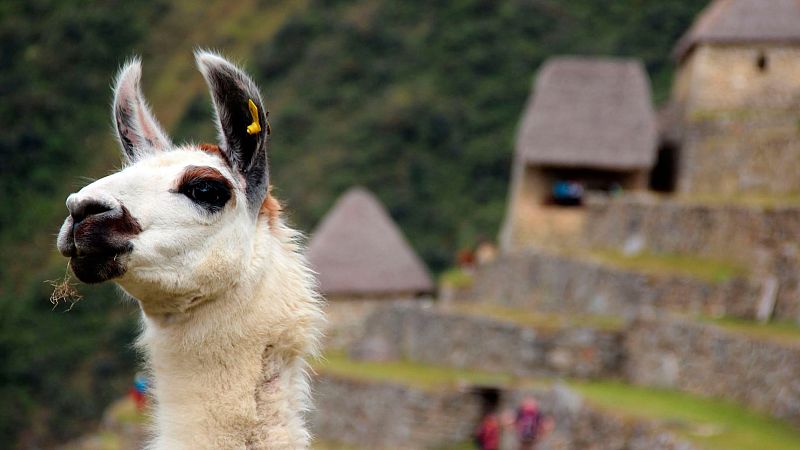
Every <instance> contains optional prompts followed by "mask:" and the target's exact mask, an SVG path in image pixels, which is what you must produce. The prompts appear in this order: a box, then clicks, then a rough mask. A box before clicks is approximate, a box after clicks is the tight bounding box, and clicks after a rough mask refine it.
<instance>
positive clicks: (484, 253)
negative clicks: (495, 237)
mask: <svg viewBox="0 0 800 450" xmlns="http://www.w3.org/2000/svg"><path fill="white" fill-rule="evenodd" d="M495 259H497V246H496V245H494V243H493V242H492V241H490V240H488V239H481V240H480V241H479V244H478V247H477V248H476V249H475V262H476V263H477V264H478V266H482V265H485V264H489V263H491V262H492V261H494V260H495Z"/></svg>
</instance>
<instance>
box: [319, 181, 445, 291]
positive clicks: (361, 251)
mask: <svg viewBox="0 0 800 450" xmlns="http://www.w3.org/2000/svg"><path fill="white" fill-rule="evenodd" d="M308 259H309V262H310V264H311V266H312V267H313V268H314V270H316V271H317V272H318V273H319V282H320V288H321V290H322V292H323V293H324V294H325V295H328V296H342V297H395V296H414V295H419V294H426V293H431V292H433V290H434V284H433V281H432V279H431V276H430V273H429V272H428V269H427V268H426V266H425V264H424V263H423V262H422V260H421V259H420V258H419V256H417V254H416V253H415V252H414V250H413V249H412V248H411V246H410V245H409V243H408V241H406V239H405V237H404V236H403V234H402V232H401V231H400V229H399V228H398V227H397V225H396V224H395V223H394V221H393V220H392V219H391V217H389V214H388V213H387V212H386V209H384V207H383V205H381V203H380V202H379V201H378V199H377V198H375V196H374V195H372V193H370V192H369V191H367V190H366V189H363V188H359V187H356V188H351V189H350V190H348V191H347V192H345V193H344V194H343V195H342V196H341V197H340V198H339V200H337V202H336V204H335V205H334V206H333V208H332V209H331V210H330V211H329V212H328V214H327V215H326V216H325V217H324V218H323V220H322V222H321V224H320V225H319V226H318V227H317V229H316V230H315V231H314V233H313V235H312V238H311V243H310V244H309V247H308Z"/></svg>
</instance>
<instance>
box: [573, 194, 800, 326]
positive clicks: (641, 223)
mask: <svg viewBox="0 0 800 450" xmlns="http://www.w3.org/2000/svg"><path fill="white" fill-rule="evenodd" d="M584 237H585V241H586V244H587V245H589V246H593V247H601V248H616V249H626V248H628V249H632V250H643V251H648V252H652V253H668V254H688V255H698V256H703V257H707V258H713V259H720V260H728V261H734V262H738V263H740V264H743V265H746V266H747V267H748V268H750V269H752V271H753V276H754V277H755V278H756V279H759V280H766V279H769V278H770V277H774V278H775V279H776V280H777V282H778V286H779V288H778V291H777V298H776V316H777V317H781V318H787V319H792V320H798V319H800V257H799V256H798V255H799V254H800V246H798V244H797V242H798V239H799V238H800V207H779V208H759V207H752V206H743V205H734V204H725V205H706V204H693V203H685V202H680V201H676V200H658V199H653V198H648V197H643V196H637V197H623V198H620V199H614V200H601V199H597V200H595V201H593V202H592V203H591V204H590V205H589V206H588V219H587V226H586V227H585V229H584Z"/></svg>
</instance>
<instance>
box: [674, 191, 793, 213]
mask: <svg viewBox="0 0 800 450" xmlns="http://www.w3.org/2000/svg"><path fill="white" fill-rule="evenodd" d="M675 199H676V200H678V201H681V202H684V203H688V204H701V205H715V206H716V205H739V206H745V207H750V208H761V209H774V208H780V207H797V206H800V193H787V194H776V193H768V192H765V193H745V194H736V195H723V194H681V195H679V196H677V197H675Z"/></svg>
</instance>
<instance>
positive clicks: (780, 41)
mask: <svg viewBox="0 0 800 450" xmlns="http://www.w3.org/2000/svg"><path fill="white" fill-rule="evenodd" d="M674 56H675V59H676V61H677V64H678V67H677V71H676V74H675V81H674V85H673V91H672V99H671V104H670V105H669V107H668V109H669V112H668V113H667V114H665V116H667V117H668V118H669V120H667V121H665V122H666V126H665V129H664V132H665V133H664V137H665V139H664V140H663V141H662V142H663V145H662V148H661V152H660V158H659V159H660V160H663V161H666V162H667V163H669V164H668V165H670V166H671V167H672V168H671V169H669V168H667V169H666V171H670V170H674V171H675V173H673V174H672V175H663V173H662V177H665V178H670V177H672V178H674V179H675V180H676V182H675V186H674V188H675V190H677V191H678V192H680V193H683V194H689V195H696V194H701V195H712V196H714V197H720V196H722V197H726V196H727V197H733V196H741V195H757V196H760V197H763V196H765V195H768V196H775V195H786V194H790V195H795V194H797V193H800V177H797V172H798V169H800V127H798V122H797V117H798V116H797V111H798V107H800V2H797V1H795V0H715V1H713V2H712V3H711V4H710V5H709V6H708V7H707V8H706V9H705V10H704V11H703V12H702V13H701V14H700V15H699V16H698V18H697V20H696V21H695V23H694V24H693V25H692V27H691V28H690V29H689V30H688V31H687V33H686V34H685V35H684V36H683V37H682V38H681V39H680V40H679V42H678V43H677V45H676V47H675V50H674ZM662 169H663V168H662V167H659V170H658V172H659V173H661V172H662ZM667 190H669V189H667Z"/></svg>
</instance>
